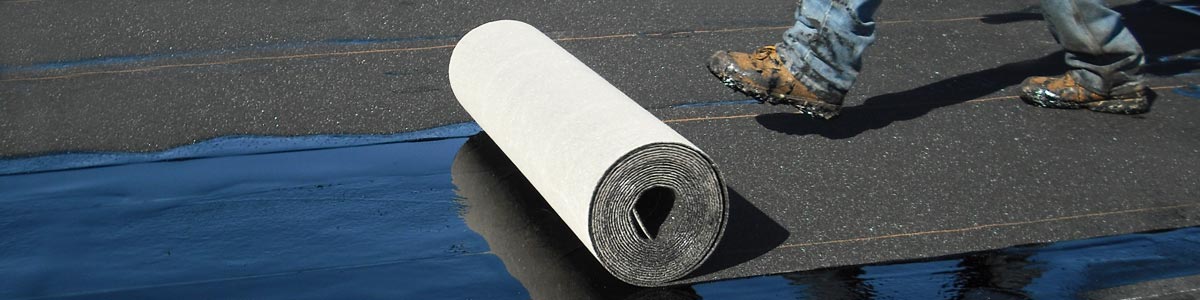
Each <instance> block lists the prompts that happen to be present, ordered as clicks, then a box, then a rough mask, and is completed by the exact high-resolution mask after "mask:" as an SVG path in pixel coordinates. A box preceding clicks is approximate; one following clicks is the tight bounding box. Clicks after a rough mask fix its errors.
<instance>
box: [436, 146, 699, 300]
mask: <svg viewBox="0 0 1200 300" xmlns="http://www.w3.org/2000/svg"><path fill="white" fill-rule="evenodd" d="M564 167H567V166H564ZM451 174H452V177H453V180H454V184H455V185H456V186H457V187H458V191H457V192H458V195H459V197H460V200H459V201H461V202H462V203H463V204H464V206H465V208H464V210H463V219H465V220H466V222H467V226H468V227H470V228H471V229H472V230H474V231H475V232H478V233H479V234H480V235H482V236H483V238H484V240H486V241H487V243H488V246H489V247H491V252H492V253H494V254H495V255H496V256H498V257H500V260H501V261H503V262H504V265H505V267H506V268H507V269H508V272H509V273H510V274H511V275H512V276H513V277H514V278H516V279H517V280H518V281H520V282H521V284H522V285H524V286H525V289H526V290H528V291H529V294H530V296H531V297H532V298H533V299H699V296H697V295H696V293H695V291H693V290H692V289H691V288H690V287H688V286H675V287H668V288H641V287H637V286H633V285H630V284H627V283H624V282H622V281H621V280H619V279H617V278H616V277H613V276H612V274H610V273H609V272H608V271H607V270H605V269H604V267H603V266H601V265H600V263H599V262H598V261H597V260H596V258H595V257H593V256H592V254H591V253H590V252H588V250H587V248H585V247H584V246H583V244H582V243H581V242H580V241H579V239H578V238H576V237H575V235H574V234H572V232H571V230H570V228H568V227H567V225H566V223H563V221H562V219H561V218H559V216H558V215H557V214H556V213H555V212H554V210H553V209H552V208H550V205H549V204H547V203H546V200H545V199H543V198H542V196H541V195H540V194H538V192H537V190H535V189H534V187H533V186H532V185H531V184H530V183H529V181H528V180H527V179H525V177H524V175H522V174H521V172H520V171H518V170H517V168H516V166H514V165H513V163H512V162H511V161H510V160H509V159H508V157H506V156H504V153H503V152H501V151H500V149H499V148H498V147H497V146H496V144H495V143H494V142H492V140H491V138H489V137H488V136H487V134H486V133H480V134H478V135H476V136H474V137H471V138H470V139H468V140H467V142H466V143H465V144H464V145H463V146H462V148H461V149H460V150H459V151H458V154H457V156H455V158H454V165H453V166H452V167H451Z"/></svg>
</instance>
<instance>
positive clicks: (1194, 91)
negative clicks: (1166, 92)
mask: <svg viewBox="0 0 1200 300" xmlns="http://www.w3.org/2000/svg"><path fill="white" fill-rule="evenodd" d="M1172 91H1174V92H1175V93H1176V94H1179V95H1182V96H1188V97H1192V98H1193V99H1200V84H1193V85H1191V86H1185V87H1181V88H1176V89H1174V90H1172Z"/></svg>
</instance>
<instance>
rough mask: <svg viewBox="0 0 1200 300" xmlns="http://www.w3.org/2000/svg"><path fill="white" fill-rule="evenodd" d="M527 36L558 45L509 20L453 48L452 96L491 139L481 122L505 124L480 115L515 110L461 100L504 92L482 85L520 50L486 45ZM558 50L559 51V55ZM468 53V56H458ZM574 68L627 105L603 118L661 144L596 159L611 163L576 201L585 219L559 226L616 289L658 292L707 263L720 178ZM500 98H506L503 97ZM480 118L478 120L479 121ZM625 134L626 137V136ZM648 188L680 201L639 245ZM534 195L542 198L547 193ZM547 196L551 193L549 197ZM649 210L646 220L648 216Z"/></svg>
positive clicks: (649, 118) (718, 227) (720, 207)
mask: <svg viewBox="0 0 1200 300" xmlns="http://www.w3.org/2000/svg"><path fill="white" fill-rule="evenodd" d="M526 29H528V31H526ZM531 32H537V33H539V35H538V36H539V37H540V38H533V41H538V43H541V42H540V41H545V42H548V43H553V44H555V45H557V43H554V42H553V41H552V40H551V39H550V38H549V37H546V36H545V35H544V33H541V31H540V30H538V29H537V28H535V27H533V26H531V25H529V24H526V23H523V22H520V21H513V20H500V21H493V22H489V23H486V24H484V25H481V26H479V27H477V28H475V29H472V30H471V31H470V32H468V33H467V34H466V35H464V36H463V38H462V39H460V40H459V44H458V45H457V46H456V47H455V50H454V52H453V53H452V54H451V57H450V68H449V77H450V78H449V79H450V84H451V87H452V88H453V92H454V94H455V96H456V97H457V98H458V99H459V102H460V103H461V104H462V105H463V108H464V109H466V110H467V112H468V113H469V114H471V115H472V117H474V118H475V119H476V120H477V121H478V122H479V125H480V126H481V127H483V129H484V130H485V131H489V132H491V130H492V129H489V128H488V126H493V125H499V124H490V123H488V122H485V119H487V120H491V121H500V122H503V121H504V119H496V118H491V119H488V118H486V117H489V116H490V117H494V116H493V115H487V113H489V111H491V112H494V111H504V110H506V109H509V110H514V111H510V112H509V113H520V112H519V111H520V109H521V108H520V107H515V109H514V107H512V106H507V105H502V104H503V103H502V102H499V101H495V102H493V101H475V102H471V103H466V102H464V99H474V100H479V99H491V98H493V97H496V95H492V94H491V93H493V92H496V91H505V90H506V89H511V86H512V83H511V82H509V83H507V84H499V83H495V81H493V80H490V79H489V78H492V77H493V76H500V75H502V74H503V73H502V71H503V70H504V65H503V64H497V62H507V63H512V62H513V61H519V60H511V59H508V58H509V57H507V56H506V55H511V54H512V53H514V52H513V50H514V49H522V48H520V47H511V46H516V45H511V44H510V45H501V46H499V47H500V48H502V49H493V48H495V47H492V46H489V45H487V44H486V43H488V42H489V41H496V40H504V39H505V38H506V37H513V36H517V37H521V38H526V39H528V38H532V36H530V35H529V33H531ZM559 49H560V50H561V48H559ZM460 50H461V51H460ZM463 51H465V52H463ZM524 51H525V49H522V50H520V51H516V52H519V53H525V54H526V55H528V54H529V53H533V52H524ZM562 51H563V52H562V53H564V55H557V54H555V53H551V54H554V55H551V56H552V57H557V58H558V59H564V57H570V58H571V59H574V57H573V56H571V55H570V54H569V53H566V52H565V50H562ZM468 53H469V55H461V54H468ZM574 62H576V63H577V64H578V65H579V66H580V67H581V70H586V71H588V72H592V73H591V74H592V75H589V76H595V77H594V78H596V79H599V80H596V82H603V83H604V84H606V86H607V88H605V89H599V90H604V91H605V93H608V92H609V90H611V91H615V92H613V93H609V94H611V95H612V96H613V97H619V98H621V100H622V101H627V102H628V104H618V105H616V107H623V108H621V109H619V110H616V111H613V110H608V111H606V112H608V113H610V114H611V113H616V112H620V113H621V114H623V115H625V114H628V115H638V117H636V118H635V119H637V120H640V121H638V122H635V123H641V122H644V124H642V125H646V126H650V125H651V124H658V125H661V128H658V127H656V128H658V129H656V130H658V131H661V133H662V134H665V135H666V136H667V137H666V138H662V139H659V141H658V142H656V141H654V140H653V139H646V140H645V141H644V142H645V144H636V146H635V145H630V147H629V148H633V149H632V150H629V151H628V152H625V153H622V154H615V155H613V156H612V157H611V158H603V159H601V160H604V161H607V160H609V159H616V160H615V161H613V162H612V163H611V164H610V165H607V166H597V167H598V168H596V169H595V171H596V173H595V174H596V175H597V176H600V177H599V178H598V179H595V180H596V181H595V182H592V183H591V184H586V185H587V186H591V187H592V188H587V187H584V188H585V189H588V190H589V191H590V192H591V195H589V196H590V198H587V199H584V200H582V201H588V203H587V206H586V207H581V208H582V209H581V210H578V211H575V212H576V213H578V214H579V217H584V214H586V219H583V218H576V219H573V220H578V221H579V223H578V224H576V223H572V222H571V221H569V220H567V219H566V218H564V221H567V224H568V226H569V227H572V228H571V229H572V231H574V232H575V233H576V235H577V236H578V237H579V238H580V239H584V241H581V242H583V243H584V244H585V246H587V247H588V250H590V251H591V252H592V253H593V254H594V255H595V256H596V258H597V260H598V261H599V262H600V264H601V265H602V266H604V268H605V269H607V270H608V271H609V272H610V273H612V274H613V275H614V276H615V277H617V278H618V279H620V280H622V281H625V282H628V283H631V284H635V285H640V286H661V285H665V284H668V283H669V282H671V281H674V280H677V279H680V278H683V277H684V276H687V275H689V274H691V273H692V272H694V271H695V270H696V269H697V268H699V267H700V266H701V265H702V264H703V263H704V262H705V261H707V260H708V257H709V256H710V255H711V254H712V252H713V250H714V249H715V248H716V243H717V242H719V240H720V238H721V236H722V235H723V231H724V228H725V224H726V221H727V219H728V206H729V204H728V195H727V192H726V189H725V186H724V182H723V181H722V179H721V177H720V174H719V171H718V170H717V168H716V166H715V164H714V163H713V161H712V159H711V158H709V157H708V155H707V154H705V153H704V152H703V151H701V150H700V149H698V148H696V147H695V146H694V145H692V144H691V142H689V141H687V140H686V139H685V138H683V137H682V136H680V135H679V134H678V133H677V132H675V131H674V130H673V129H671V128H670V127H668V126H666V124H663V123H662V122H661V121H659V120H658V119H657V118H656V117H654V116H653V115H651V114H650V113H649V112H646V111H645V109H644V108H642V107H640V106H639V105H637V104H636V103H634V102H633V101H632V100H631V99H628V97H627V96H626V95H624V93H621V92H620V91H617V90H616V88H615V87H612V86H611V83H608V82H607V81H606V80H603V78H601V77H600V76H599V74H595V73H594V71H592V70H591V69H590V68H588V67H587V66H585V65H583V64H582V62H578V61H577V60H574ZM480 84H483V86H480ZM455 87H458V88H455ZM464 87H471V88H464ZM560 92H561V91H560ZM505 95H506V96H507V94H505ZM506 96H501V97H500V98H504V97H506ZM468 104H471V105H468ZM522 104H529V103H527V102H526V103H522ZM477 114H484V115H477ZM481 117H485V118H483V119H481ZM631 124H633V123H625V124H623V125H625V126H624V127H629V125H631ZM627 130H633V129H628V128H627ZM517 132H520V131H509V130H503V132H495V133H497V134H499V133H508V134H517ZM493 138H494V139H495V140H496V143H497V144H498V145H499V146H501V150H503V151H504V152H506V153H505V154H506V155H508V156H509V157H510V158H512V159H513V161H514V163H516V165H517V167H518V169H522V172H526V170H525V167H527V166H522V164H521V163H522V162H523V161H526V162H528V158H529V157H528V155H524V154H521V153H507V151H509V150H510V149H506V148H505V146H506V145H507V146H515V144H506V143H505V137H502V136H497V135H493ZM509 142H512V141H509ZM626 142H629V140H627V141H626ZM627 149H628V148H627ZM514 155H516V156H518V157H524V158H525V159H517V158H518V157H514ZM618 157H619V158H618ZM566 167H569V166H566ZM639 170H640V171H639ZM535 173H537V172H535ZM541 173H544V172H541ZM601 174H603V175H601ZM527 175H533V174H527ZM541 175H546V174H541ZM534 177H537V176H530V181H531V183H533V184H534V186H535V187H538V188H539V189H540V188H541V187H542V185H539V180H537V179H536V178H534ZM538 178H542V177H538ZM592 178H595V177H592ZM543 179H545V178H543ZM589 180H592V179H589ZM547 182H553V181H552V180H551V181H547ZM654 187H661V188H665V189H669V190H671V191H673V193H675V194H677V195H678V196H679V197H678V200H679V201H673V202H672V204H673V205H672V206H671V208H670V209H669V210H668V212H669V215H668V216H667V220H665V221H661V223H660V224H657V225H659V226H653V225H654V224H652V226H650V227H651V228H656V232H657V234H654V235H655V238H645V233H644V231H645V228H646V226H644V225H645V224H642V223H639V221H638V220H637V219H636V218H635V217H636V216H635V215H634V213H635V212H636V211H637V210H636V209H637V208H638V207H635V205H636V204H637V203H643V202H642V201H639V198H640V196H641V195H642V193H643V192H646V191H647V190H649V189H651V188H654ZM659 190H661V189H659ZM539 192H540V193H542V194H543V195H547V191H539ZM553 194H554V193H551V195H553ZM547 200H548V201H549V202H551V206H553V207H554V208H555V213H556V214H558V215H559V217H560V218H563V217H564V214H571V213H572V212H564V211H559V209H560V208H564V207H565V208H567V209H573V208H571V207H570V206H571V205H576V204H570V205H567V206H557V205H555V204H558V205H565V204H563V203H559V202H562V200H563V199H558V200H553V199H549V198H547ZM568 200H569V199H568ZM555 201H559V202H555ZM571 201H575V200H571ZM646 203H649V202H646ZM697 203H698V204H697ZM649 210H650V211H651V213H652V212H653V210H654V209H649ZM671 218H674V219H671ZM651 219H652V218H651ZM671 220H674V221H671ZM651 223H653V222H651ZM658 229H661V230H658ZM639 230H640V231H639ZM639 232H642V233H641V234H642V236H639Z"/></svg>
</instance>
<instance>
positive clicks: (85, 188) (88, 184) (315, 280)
mask: <svg viewBox="0 0 1200 300" xmlns="http://www.w3.org/2000/svg"><path fill="white" fill-rule="evenodd" d="M462 126H463V127H462V128H457V129H454V130H450V131H449V132H452V133H456V134H457V133H462V132H459V131H455V130H464V131H463V132H467V131H470V130H468V129H470V128H469V127H471V126H473V125H469V124H464V125H462ZM427 134H428V135H425V138H424V139H423V140H422V141H417V142H392V143H387V142H382V141H381V140H378V138H379V137H378V136H367V137H359V138H362V139H361V140H359V139H353V137H341V138H330V137H308V138H305V137H290V138H281V137H239V138H237V139H218V140H212V141H207V142H202V143H198V144H195V145H190V146H186V147H182V148H177V149H173V150H168V151H164V152H159V153H150V154H113V153H109V154H77V155H75V156H71V157H69V158H68V157H60V158H59V159H60V161H58V162H59V163H62V164H67V165H72V166H78V165H81V164H80V163H70V162H69V160H70V159H78V160H82V161H108V162H112V161H124V162H129V161H139V160H140V161H142V162H143V163H125V164H107V165H104V166H97V167H91V168H82V169H70V170H59V171H44V172H38V173H26V174H17V175H3V176H0V270H3V271H2V272H0V298H4V299H30V298H53V299H61V298H72V299H133V298H179V299H191V298H197V299H200V298H204V299H212V298H220V299H230V298H253V299H306V298H308V299H329V298H343V299H363V298H399V299H445V298H474V299H527V298H528V297H529V295H528V292H527V291H526V290H525V289H524V287H523V286H521V284H520V283H519V282H517V281H516V280H515V279H513V277H512V276H510V275H509V274H508V273H507V271H506V269H505V266H504V265H503V263H502V262H501V261H500V260H499V259H498V258H497V257H496V256H494V255H493V254H491V253H490V252H489V250H488V249H489V247H488V245H487V244H486V243H485V242H484V241H483V239H482V238H480V236H478V235H477V234H475V233H474V232H472V231H471V230H469V229H468V228H467V227H466V225H465V224H464V222H463V220H462V219H461V217H460V213H461V211H462V209H463V207H461V206H460V204H458V203H459V202H458V201H456V197H457V196H456V195H455V189H456V188H455V186H453V185H452V184H451V182H450V180H451V178H450V171H449V167H450V164H451V162H452V161H453V159H454V155H455V152H456V151H457V150H458V148H459V147H460V146H461V145H462V144H463V142H464V140H465V139H463V138H457V137H454V136H455V134H443V135H440V136H441V137H449V138H440V139H439V138H436V137H434V136H438V135H435V134H432V133H427ZM399 140H406V139H399ZM231 141H236V143H240V144H242V145H265V146H263V148H257V149H258V150H265V151H266V153H255V152H254V149H244V150H242V151H235V150H234V148H233V147H232V146H231V145H232V144H230V143H231ZM346 141H357V142H362V141H374V143H363V144H352V143H345V142H346ZM322 143H329V144H322ZM286 147H292V148H289V149H291V150H290V151H280V150H281V149H285V148H286ZM184 148H187V150H181V149H184ZM168 153H169V154H168ZM185 154H188V155H192V156H188V155H185ZM217 154H219V155H217ZM89 155H93V156H102V158H99V159H98V158H89V157H88V156H89ZM147 155H149V156H147ZM147 157H152V158H156V159H157V160H146V159H147ZM166 157H176V158H180V157H191V159H182V160H180V159H164V158H166ZM27 162H29V160H28V159H26V160H7V161H0V166H5V168H7V169H22V168H19V167H13V165H18V164H22V163H27ZM82 165H86V164H82ZM24 169H29V168H27V167H26V168H24ZM981 272H982V273H986V274H980V273H981ZM1194 274H1200V228H1187V229H1180V230H1174V231H1166V232H1159V233H1144V234H1130V235H1123V236H1116V237H1107V238H1098V239H1090V240H1083V241H1069V242H1060V243H1055V244H1050V245H1046V246H1039V247H1015V248H1008V249H1004V250H1000V251H995V252H991V253H985V254H976V255H974V256H962V257H947V258H940V259H933V260H928V261H919V262H908V263H897V264H889V265H873V266H864V267H845V268H837V269H826V270H818V271H811V272H800V273H791V274H783V275H773V276H761V277H753V278H745V279H735V280H727V281H720V282H711V283H702V284H696V285H694V286H692V287H691V288H692V289H694V290H695V291H696V293H698V294H699V295H700V296H703V297H705V298H709V299H780V298H785V299H786V298H791V299H826V298H831V297H849V298H851V299H853V298H880V299H952V298H954V297H956V296H958V295H973V296H971V297H976V298H979V297H987V296H988V295H993V294H989V293H1007V294H1016V295H1025V296H1029V297H1032V298H1034V299H1060V298H1069V297H1074V295H1078V293H1081V292H1085V291H1090V290H1095V289H1103V288H1108V287H1115V286H1120V285H1125V284H1130V283H1137V282H1143V281H1148V280H1156V279H1163V278H1171V277H1179V276H1187V275H1194ZM978 278H1001V279H1004V280H992V281H987V280H979V279H978ZM995 282H1001V283H995ZM1003 282H1008V283H1014V282H1015V283H1018V284H1016V285H1012V286H1007V285H1004V284H1002V283H1003ZM598 296H601V297H602V296H603V295H598Z"/></svg>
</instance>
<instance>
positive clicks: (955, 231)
mask: <svg viewBox="0 0 1200 300" xmlns="http://www.w3.org/2000/svg"><path fill="white" fill-rule="evenodd" d="M1190 206H1200V203H1193V204H1180V205H1172V206H1162V207H1149V208H1138V209H1128V210H1118V211H1110V212H1100V213H1090V214H1082V215H1075V216H1065V217H1057V218H1049V219H1040V220H1032V221H1021V222H1009V223H997V224H987V225H979V226H971V227H963V228H955V229H942V230H930V231H921V232H910V233H899V234H889V235H880V236H870V237H860V238H851V239H842V240H832V241H823V242H812V243H800V244H789V245H783V246H780V247H779V248H795V247H807V246H819V245H829V244H844V243H853V242H865V241H873V240H883V239H895V238H903V237H912V236H922V235H931V234H946V233H959V232H966V231H973V230H980V229H988V228H997V227H1013V226H1021V225H1030V224H1037V223H1049V222H1057V221H1067V220H1074V219H1084V218H1094V217H1104V216H1111V215H1120V214H1131V213H1140V212H1148V211H1157V210H1168V209H1177V208H1184V207H1190Z"/></svg>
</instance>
